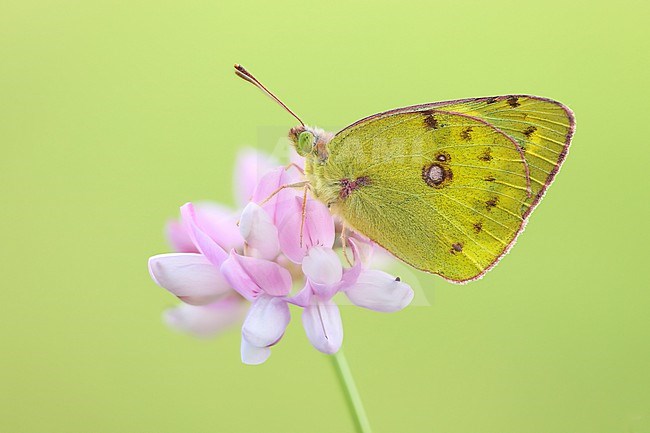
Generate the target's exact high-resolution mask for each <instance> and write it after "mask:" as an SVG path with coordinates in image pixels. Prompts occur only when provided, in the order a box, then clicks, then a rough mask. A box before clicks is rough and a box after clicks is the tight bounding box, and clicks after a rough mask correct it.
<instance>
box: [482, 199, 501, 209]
mask: <svg viewBox="0 0 650 433" xmlns="http://www.w3.org/2000/svg"><path fill="white" fill-rule="evenodd" d="M497 203H499V197H493V198H491V199H489V200H488V201H486V202H485V206H486V208H487V210H488V211H491V210H492V208H493V207H495V206H496V205H497Z"/></svg>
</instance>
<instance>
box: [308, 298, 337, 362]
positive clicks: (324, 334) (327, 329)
mask: <svg viewBox="0 0 650 433" xmlns="http://www.w3.org/2000/svg"><path fill="white" fill-rule="evenodd" d="M302 325H303V326H304V328H305V333H306V334H307V338H308V339H309V341H310V342H311V344H312V345H313V346H314V347H315V348H316V349H318V350H320V351H321V352H323V353H328V354H332V353H336V352H338V350H339V349H340V348H341V344H342V343H343V323H342V322H341V314H340V313H339V307H338V306H337V305H336V304H335V303H334V302H332V301H326V302H318V303H316V304H313V305H309V306H308V307H307V308H305V309H304V310H303V312H302Z"/></svg>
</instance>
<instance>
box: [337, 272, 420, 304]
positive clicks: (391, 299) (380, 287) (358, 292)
mask: <svg viewBox="0 0 650 433" xmlns="http://www.w3.org/2000/svg"><path fill="white" fill-rule="evenodd" d="M345 293H346V295H347V296H348V298H350V301H352V303H353V304H355V305H358V306H359V307H364V308H369V309H371V310H375V311H381V312H386V313H390V312H394V311H399V310H401V309H402V308H404V307H406V306H407V305H408V304H410V303H411V300H413V290H412V289H411V287H410V286H409V285H408V284H406V283H404V282H402V281H400V280H399V278H395V277H393V276H392V275H389V274H387V273H386V272H383V271H379V270H375V269H373V270H366V271H363V272H362V273H361V275H359V278H357V281H356V283H355V284H353V285H352V286H350V287H348V288H347V289H346V291H345Z"/></svg>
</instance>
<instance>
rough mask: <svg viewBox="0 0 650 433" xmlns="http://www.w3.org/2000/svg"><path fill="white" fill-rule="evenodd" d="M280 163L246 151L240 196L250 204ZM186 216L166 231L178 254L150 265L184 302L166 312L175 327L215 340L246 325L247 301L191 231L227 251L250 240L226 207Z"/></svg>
mask: <svg viewBox="0 0 650 433" xmlns="http://www.w3.org/2000/svg"><path fill="white" fill-rule="evenodd" d="M276 166H277V162H276V161H275V160H274V159H273V158H271V157H269V156H267V155H265V154H263V153H260V152H258V151H256V150H252V149H245V150H243V151H241V152H240V153H239V155H238V157H237V161H236V163H235V167H236V169H235V179H234V184H235V190H236V191H235V198H236V199H237V201H238V202H239V203H240V204H244V203H247V202H248V201H249V200H250V199H251V197H252V195H253V191H254V189H255V187H256V185H257V183H258V182H259V180H260V179H261V178H262V176H263V175H264V174H265V173H266V172H268V171H269V170H271V169H273V168H275V167H276ZM182 213H184V214H185V216H186V217H191V218H193V219H194V222H192V221H178V220H171V221H169V222H168V223H167V226H166V228H165V232H166V236H167V239H168V241H169V243H170V245H171V246H172V249H173V250H174V251H175V252H176V253H194V254H193V255H184V254H162V255H158V256H154V257H152V258H151V259H150V261H149V269H150V273H151V276H152V278H153V280H154V281H155V282H156V283H157V284H158V285H160V286H162V287H164V288H166V289H167V290H169V291H170V292H171V293H172V294H174V295H176V296H177V297H178V298H179V299H181V300H182V301H183V302H184V303H183V304H181V305H180V306H178V307H175V308H171V309H169V310H167V311H166V312H165V313H164V320H165V322H166V323H167V324H168V325H169V326H170V327H172V328H174V329H176V330H179V331H182V332H186V333H189V334H191V335H194V336H197V337H209V336H214V335H216V334H219V333H221V332H223V331H224V330H226V329H228V328H230V327H231V326H233V325H234V324H235V323H238V322H240V323H241V321H242V319H243V317H244V313H245V311H246V304H247V303H246V302H245V301H244V299H243V298H242V297H241V296H239V295H238V294H237V293H236V292H235V291H233V290H232V288H231V287H230V286H229V285H228V283H227V282H226V280H225V279H224V278H223V276H222V275H221V272H220V270H219V268H218V267H216V266H214V264H213V263H212V262H210V261H209V260H208V259H207V258H206V257H205V256H204V255H203V254H201V253H200V252H199V251H200V250H199V247H198V246H197V244H195V242H194V240H193V237H192V235H191V233H192V232H193V231H195V230H194V229H188V226H194V225H196V226H198V227H199V228H200V230H202V231H203V232H205V233H206V234H207V235H208V236H209V237H210V238H211V239H212V240H214V241H215V242H216V243H217V244H218V245H219V246H220V247H221V248H222V249H223V250H224V251H230V250H232V249H236V250H241V249H242V248H243V244H244V240H243V238H242V236H241V235H240V231H239V229H238V227H237V224H236V222H237V218H238V215H237V213H236V212H235V211H232V210H230V209H228V208H226V207H224V206H221V205H218V204H216V203H210V202H204V203H199V204H197V205H196V206H191V205H190V206H187V205H186V206H185V207H184V211H182Z"/></svg>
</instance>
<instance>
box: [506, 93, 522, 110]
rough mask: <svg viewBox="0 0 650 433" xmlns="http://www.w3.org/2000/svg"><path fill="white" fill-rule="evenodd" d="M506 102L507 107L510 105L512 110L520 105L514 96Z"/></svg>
mask: <svg viewBox="0 0 650 433" xmlns="http://www.w3.org/2000/svg"><path fill="white" fill-rule="evenodd" d="M507 101H508V105H510V106H511V107H512V108H517V107H519V106H520V105H521V104H520V103H519V98H517V97H516V96H509V97H508V99H507Z"/></svg>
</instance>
